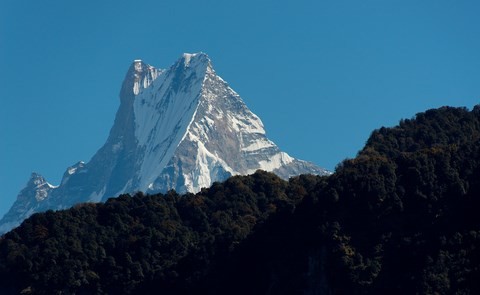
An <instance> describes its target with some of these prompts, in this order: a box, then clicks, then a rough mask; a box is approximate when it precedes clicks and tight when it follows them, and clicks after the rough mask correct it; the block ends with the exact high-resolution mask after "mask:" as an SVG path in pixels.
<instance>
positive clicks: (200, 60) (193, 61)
mask: <svg viewBox="0 0 480 295" xmlns="http://www.w3.org/2000/svg"><path fill="white" fill-rule="evenodd" d="M181 60H182V61H183V64H184V66H185V67H190V66H191V65H199V64H202V65H205V64H209V63H211V60H210V58H209V57H208V55H207V54H206V53H203V52H197V53H184V54H183V56H182V58H181Z"/></svg>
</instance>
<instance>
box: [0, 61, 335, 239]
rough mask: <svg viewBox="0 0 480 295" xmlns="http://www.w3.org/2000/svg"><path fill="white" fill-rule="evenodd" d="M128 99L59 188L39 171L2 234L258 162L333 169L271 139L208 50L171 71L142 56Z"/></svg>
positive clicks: (191, 186) (298, 170) (196, 185)
mask: <svg viewBox="0 0 480 295" xmlns="http://www.w3.org/2000/svg"><path fill="white" fill-rule="evenodd" d="M120 101H121V103H120V107H119V109H118V111H117V115H116V117H115V122H114V124H113V127H112V129H111V130H110V134H109V137H108V139H107V141H106V143H105V144H104V145H103V146H102V147H101V148H100V149H99V150H98V152H97V153H96V154H95V155H94V156H93V157H92V159H91V160H90V161H89V162H88V163H83V162H79V163H77V164H75V165H73V166H71V167H68V168H67V169H66V171H65V173H64V175H63V178H62V181H61V183H60V185H59V186H58V187H54V186H52V185H50V184H48V182H46V180H45V179H44V178H43V177H41V176H39V175H34V177H33V178H32V179H33V181H31V182H29V184H30V185H28V186H27V188H25V189H24V190H22V192H21V193H20V195H19V196H18V198H17V201H16V202H15V204H14V206H13V207H12V209H11V210H10V211H9V213H8V214H7V215H5V217H4V218H3V219H2V220H1V221H0V233H1V232H2V231H5V230H8V229H10V228H12V227H13V226H16V225H18V224H19V223H20V222H21V221H22V220H23V219H25V218H27V217H28V216H30V215H31V214H32V213H34V212H42V211H46V210H48V209H57V210H58V209H62V208H68V207H70V206H73V205H75V204H77V203H83V202H91V201H95V202H96V201H102V200H106V199H107V198H110V197H115V196H118V195H120V194H123V193H132V192H136V191H144V192H147V193H153V192H166V191H168V190H170V189H175V190H177V191H178V192H186V191H189V192H198V191H200V190H201V188H203V187H208V186H210V185H211V184H212V183H213V182H215V181H223V180H225V179H227V178H228V177H229V176H232V175H239V174H240V175H246V174H251V173H254V172H255V171H256V170H258V169H262V170H266V171H273V172H274V173H276V174H277V175H279V176H280V177H282V178H286V179H288V178H289V177H290V176H293V175H298V174H302V173H313V174H326V173H328V172H327V171H326V170H324V169H322V168H320V167H317V166H315V165H314V164H312V163H309V162H304V161H301V160H298V159H294V158H292V157H290V156H289V155H288V154H286V153H285V152H282V151H281V150H280V148H279V147H278V146H277V145H275V143H273V142H272V141H271V140H269V139H268V138H267V137H266V134H265V129H264V126H263V123H262V121H261V120H260V118H259V117H258V116H256V115H255V114H254V113H252V112H251V111H250V110H249V109H248V107H247V106H246V105H245V103H244V102H243V100H242V99H241V97H240V95H238V94H237V93H236V92H235V91H234V90H233V89H232V88H230V86H228V84H227V82H225V81H224V80H223V79H222V78H221V77H220V76H218V75H217V73H216V72H215V71H214V70H213V68H212V65H211V60H210V58H209V57H208V55H206V54H205V53H203V52H199V53H184V54H182V55H181V57H180V58H179V59H178V60H177V61H176V62H175V63H174V64H173V65H172V66H171V67H169V68H168V69H166V70H163V69H156V68H155V67H153V66H151V65H149V64H146V63H144V62H143V61H142V60H141V59H135V60H134V61H133V62H132V64H131V65H130V67H129V70H128V72H127V74H126V77H125V80H124V82H123V84H122V90H121V92H120ZM35 182H37V183H35Z"/></svg>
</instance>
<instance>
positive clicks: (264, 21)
mask: <svg viewBox="0 0 480 295" xmlns="http://www.w3.org/2000/svg"><path fill="white" fill-rule="evenodd" d="M479 13H480V2H479V1H461V0H457V1H445V0H432V1H409V0H403V1H388V0H387V1H386V0H378V1H373V0H363V1H356V0H355V1H353V0H351V1H345V0H330V1H324V0H298V1H278V0H277V1H273V0H272V1H270V0H255V1H253V0H244V1H225V0H223V1H220V0H211V1H208V0H205V1H151V0H144V1H140V2H138V1H137V2H134V1H118V0H117V1H110V0H102V1H91V0H88V1H87V0H86V1H52V0H45V1H36V0H31V1H25V0H4V1H1V3H0V91H1V94H0V98H1V107H0V185H1V187H2V191H1V192H0V215H3V214H4V213H5V212H6V211H7V210H8V209H9V208H10V206H11V205H12V204H13V202H14V200H15V198H16V195H17V193H18V192H19V191H20V189H21V188H22V187H23V186H24V185H25V184H26V182H27V180H28V178H29V176H30V173H31V172H33V171H35V172H38V173H41V174H42V175H44V176H45V177H46V178H47V180H48V181H49V182H51V183H52V184H58V183H59V181H60V179H61V176H62V174H63V173H64V171H65V169H66V168H67V167H68V166H69V165H72V164H74V163H75V162H77V161H79V160H84V161H88V160H89V159H90V158H91V157H92V156H93V154H94V153H95V152H96V150H97V149H98V148H100V147H101V145H102V144H103V143H104V142H105V140H106V138H107V135H108V132H109V129H110V127H111V126H112V124H113V119H114V115H115V112H116V110H117V107H118V105H119V99H118V93H119V90H120V85H121V82H122V80H123V78H124V75H125V73H126V71H127V69H128V67H129V65H130V63H131V62H132V61H133V60H134V59H137V58H140V59H143V60H144V61H145V62H147V63H149V64H152V65H154V66H157V67H161V68H166V67H169V66H170V65H171V64H172V63H173V62H174V61H175V60H176V59H178V58H179V57H180V55H181V54H182V53H183V52H198V51H203V52H206V53H207V54H208V55H209V56H210V57H211V59H212V60H213V63H214V67H215V69H216V71H217V73H218V74H219V75H220V76H222V77H223V78H224V79H225V80H226V81H228V82H229V84H230V85H231V86H232V88H233V89H235V90H236V91H237V92H238V93H239V94H240V95H241V97H242V98H243V99H244V101H245V102H246V104H247V105H248V106H249V107H250V108H251V110H252V111H253V112H254V113H256V114H257V115H259V116H260V118H261V119H262V120H263V122H264V124H265V127H266V130H267V135H268V136H269V137H270V138H271V139H272V140H273V141H274V142H275V143H277V144H278V145H279V146H280V148H282V149H283V150H284V151H286V152H288V153H289V154H290V155H292V156H294V157H298V158H301V159H305V160H309V161H312V162H314V163H316V164H318V165H320V166H323V167H326V168H329V169H334V167H335V166H336V164H338V163H339V162H340V161H342V160H343V159H345V158H349V157H354V156H355V154H356V152H357V151H358V150H359V149H360V148H361V147H362V146H363V144H364V143H365V141H366V139H367V138H368V136H369V134H370V133H371V131H372V130H373V129H375V128H379V127H381V126H393V125H395V124H396V123H397V122H398V121H399V120H400V119H401V118H410V117H412V116H414V115H415V113H417V112H420V111H423V110H426V109H428V108H433V107H440V106H443V105H452V106H467V107H469V108H471V107H472V106H473V105H475V104H477V103H479V98H480V83H479V82H480V38H479V36H480V18H479V17H478V15H479Z"/></svg>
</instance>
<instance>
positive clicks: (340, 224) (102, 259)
mask: <svg viewBox="0 0 480 295" xmlns="http://www.w3.org/2000/svg"><path fill="white" fill-rule="evenodd" d="M479 149H480V107H479V106H477V107H474V108H473V110H472V111H469V110H468V109H466V108H451V107H443V108H440V109H436V110H429V111H427V112H424V113H420V114H418V115H417V116H416V117H415V118H413V119H409V120H402V121H401V122H400V124H399V125H398V126H397V127H394V128H380V129H378V130H375V131H374V132H373V133H372V135H371V136H370V138H369V139H368V141H367V143H366V145H365V147H364V149H362V150H361V151H360V152H359V153H358V155H357V157H355V158H354V159H347V160H345V161H343V162H342V163H341V164H339V165H338V167H337V168H336V171H335V173H334V174H333V175H331V176H329V177H320V176H312V175H301V176H298V177H294V178H292V179H290V181H288V182H286V181H283V180H281V179H280V178H278V177H277V176H275V175H274V174H271V173H267V172H263V171H257V172H256V173H255V174H253V175H250V176H235V177H231V178H230V179H228V180H226V181H225V182H223V183H214V184H213V185H212V187H211V188H208V189H202V191H201V192H199V193H197V194H195V195H194V194H186V195H183V196H180V195H178V194H176V193H175V192H174V191H171V192H168V193H167V194H157V195H144V194H142V193H137V194H135V195H134V196H129V195H122V196H120V197H118V198H114V199H110V200H108V201H107V202H106V203H105V204H102V203H99V204H80V205H77V206H75V207H74V208H71V209H68V210H64V211H58V212H53V211H48V212H46V213H41V214H35V215H33V216H32V217H30V218H29V219H27V220H26V221H25V222H24V223H23V224H22V225H21V226H20V227H18V228H16V229H14V230H13V231H11V232H9V233H7V234H5V235H4V236H3V237H2V238H1V239H0V290H1V294H192V293H198V294H480V281H479V278H480V217H479V216H480V215H479V214H478V211H479V210H480V150H479Z"/></svg>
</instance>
